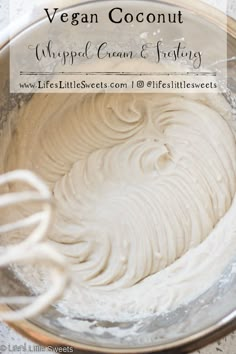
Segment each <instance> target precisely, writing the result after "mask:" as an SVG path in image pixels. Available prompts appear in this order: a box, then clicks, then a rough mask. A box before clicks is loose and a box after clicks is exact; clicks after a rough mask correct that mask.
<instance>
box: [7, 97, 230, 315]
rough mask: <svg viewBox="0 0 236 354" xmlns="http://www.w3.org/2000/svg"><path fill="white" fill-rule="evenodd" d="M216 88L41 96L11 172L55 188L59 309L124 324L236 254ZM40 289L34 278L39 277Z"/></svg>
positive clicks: (30, 109) (208, 276)
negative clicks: (63, 280) (64, 265)
mask: <svg viewBox="0 0 236 354" xmlns="http://www.w3.org/2000/svg"><path fill="white" fill-rule="evenodd" d="M229 108H230V107H229V106H228V104H227V103H226V102H225V100H224V98H223V97H221V96H220V95H206V94H201V95H200V94H197V95H187V94H186V95H177V94H144V93H142V94H128V93H127V94H102V93H101V94H70V95H68V94H67V95H66V94H60V95H59V94H57V95H34V97H33V98H32V99H31V101H30V102H29V103H28V104H27V105H26V106H24V107H22V108H21V109H20V113H19V114H20V120H19V124H18V126H17V131H16V133H15V134H14V137H13V139H12V141H11V143H10V146H9V148H8V150H7V153H6V158H5V168H6V169H7V170H11V169H15V168H27V169H32V170H33V171H36V172H37V173H38V174H39V175H40V176H41V177H42V178H43V179H44V180H45V181H46V182H47V184H48V186H49V187H50V189H51V191H52V192H53V196H54V201H55V205H56V216H55V226H54V228H53V230H52V231H51V232H50V233H49V235H48V237H49V239H50V240H51V243H52V244H53V245H55V246H56V248H57V249H58V250H59V251H60V252H61V253H62V254H64V255H65V256H66V257H67V259H68V261H69V262H70V263H71V264H72V272H73V277H74V283H73V286H72V288H71V289H70V291H68V293H67V295H66V298H65V300H64V305H63V309H64V310H65V309H66V311H69V310H70V309H71V310H72V311H73V313H75V312H78V313H80V314H82V315H84V316H93V317H100V318H106V319H114V318H115V319H121V318H123V319H125V318H130V316H141V315H142V316H143V315H148V314H150V313H153V312H161V311H168V310H171V309H173V308H175V307H177V306H178V305H180V304H182V303H186V302H188V301H190V300H191V299H193V298H194V297H196V296H198V295H199V294H200V293H202V292H203V291H205V290H206V289H207V288H208V287H209V286H211V285H212V284H213V283H214V281H216V280H217V279H218V278H219V276H220V274H221V273H222V272H223V270H224V268H225V267H226V266H227V264H228V263H229V261H230V259H231V258H232V257H233V256H234V255H235V251H236V245H235V244H236V242H235V231H236V225H235V223H236V221H234V217H233V214H234V213H235V212H236V204H235V203H236V202H233V199H234V196H235V191H236V145H235V136H234V133H233V132H232V129H231V127H230V113H229V112H230V110H229ZM31 285H32V287H33V288H34V286H35V287H36V286H37V284H31Z"/></svg>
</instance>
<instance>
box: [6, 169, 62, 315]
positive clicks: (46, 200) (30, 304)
mask: <svg viewBox="0 0 236 354" xmlns="http://www.w3.org/2000/svg"><path fill="white" fill-rule="evenodd" d="M16 182H23V183H26V184H27V185H29V186H30V187H33V190H29V191H24V192H13V193H6V194H3V195H1V196H0V208H5V207H9V206H10V207H11V206H14V205H16V204H22V203H25V202H39V203H40V206H41V210H40V211H39V212H36V213H34V214H33V215H30V216H27V217H25V218H22V219H21V220H17V221H14V222H12V223H8V224H5V225H0V234H4V233H6V232H11V231H15V230H19V229H22V228H25V227H29V226H33V227H34V229H33V231H31V233H30V234H29V236H28V237H26V238H25V239H24V240H23V241H21V242H20V243H18V244H14V245H8V246H6V247H5V249H4V253H3V254H1V255H0V267H7V266H10V265H13V264H30V265H33V266H36V265H39V266H42V265H43V266H46V267H47V269H49V274H50V276H51V281H50V287H49V289H47V291H46V292H44V293H43V294H40V295H38V296H24V297H23V296H14V297H0V304H8V305H25V306H24V307H22V306H21V308H20V309H17V310H14V311H13V310H12V311H11V310H6V311H5V310H4V311H0V320H3V321H18V320H21V319H25V318H29V317H33V316H35V315H38V314H40V313H42V311H44V310H45V309H46V308H47V307H48V306H49V305H51V304H52V303H54V302H55V301H56V300H57V299H59V298H60V297H61V296H62V294H63V292H64V290H65V287H66V285H67V284H68V279H69V277H68V274H69V271H68V266H67V263H66V261H65V259H64V257H63V256H62V255H61V254H59V253H58V252H57V251H56V250H54V248H53V247H52V246H50V245H48V244H47V242H46V241H45V238H46V235H47V232H48V229H49V226H50V223H51V217H52V207H51V194H50V191H49V190H48V188H47V186H46V185H45V184H44V183H43V182H42V181H41V179H40V178H38V177H37V176H36V175H35V174H33V173H32V172H30V171H25V170H17V171H13V172H9V173H6V174H5V175H1V176H0V186H2V185H6V184H8V183H16Z"/></svg>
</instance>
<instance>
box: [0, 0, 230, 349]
mask: <svg viewBox="0 0 236 354" xmlns="http://www.w3.org/2000/svg"><path fill="white" fill-rule="evenodd" d="M99 1H104V0H98V2H99ZM138 1H141V0H138ZM150 1H153V0H150ZM89 2H97V1H96V0H82V1H80V0H78V2H77V4H73V5H71V6H70V5H68V6H62V7H61V9H60V10H63V9H64V10H65V9H69V8H71V7H75V6H77V5H82V4H87V3H89ZM156 2H160V3H164V4H165V3H166V4H172V5H175V6H181V7H182V8H185V9H187V10H191V11H193V12H195V13H196V14H198V15H200V16H203V17H204V18H205V19H207V20H208V21H209V22H211V23H212V24H215V25H216V26H217V27H219V28H221V29H223V30H226V28H225V25H224V21H222V19H223V17H224V16H225V14H223V12H221V11H220V10H218V9H216V8H215V7H212V6H210V5H208V4H206V3H204V2H203V1H202V0H198V1H194V2H190V1H189V0H156ZM42 20H43V18H41V19H37V20H36V19H33V21H32V22H31V23H30V24H29V22H28V21H27V20H23V22H22V23H21V24H20V26H19V25H18V24H14V25H13V26H12V28H11V35H10V34H9V33H10V31H9V26H8V27H7V28H6V30H5V31H3V33H2V34H1V36H0V54H1V52H2V51H3V50H5V49H7V48H8V46H9V45H10V43H11V41H12V40H14V39H17V37H18V36H20V34H21V33H23V32H24V31H25V30H27V29H29V28H31V27H33V26H34V25H36V24H38V23H40V22H41V21H42ZM227 34H228V35H230V36H231V37H233V38H234V39H236V20H235V19H233V18H231V17H230V16H227ZM9 309H10V307H9V306H8V305H2V304H0V310H1V311H8V310H9ZM6 323H7V324H8V325H9V326H10V327H12V328H13V329H14V330H16V331H17V332H18V333H19V334H21V335H23V336H24V337H26V338H28V339H29V340H32V341H34V342H36V343H38V344H40V345H42V346H46V347H47V346H50V347H54V348H58V347H65V346H67V347H73V348H74V351H73V352H74V353H78V354H79V353H80V352H79V351H80V350H83V351H85V352H88V353H111V352H112V353H117V354H118V353H122V354H135V353H136V354H138V353H150V352H152V353H160V352H162V353H167V352H168V353H169V354H170V350H171V353H173V354H174V353H176V354H180V353H181V352H184V353H187V352H191V351H194V350H197V349H200V348H202V347H204V346H206V345H209V344H210V343H212V342H214V341H216V340H219V339H220V338H222V337H223V336H226V335H227V334H229V333H230V332H232V331H234V330H235V329H236V308H235V310H234V311H232V312H230V313H228V314H227V315H226V316H225V317H224V318H222V319H221V320H219V321H218V322H216V323H215V324H214V325H212V326H210V327H208V328H206V329H203V330H201V331H199V332H198V333H195V334H193V335H189V336H187V337H185V338H182V339H179V340H175V341H173V342H171V343H169V344H162V345H153V346H148V347H142V348H130V349H128V348H126V349H123V348H119V349H118V348H117V349H115V348H109V347H102V346H98V345H89V344H83V343H79V342H76V341H74V340H69V339H66V338H59V337H58V336H57V335H55V334H53V333H51V332H49V331H48V330H46V329H43V328H41V327H40V326H39V325H36V324H34V323H33V322H32V321H31V320H21V321H17V322H6Z"/></svg>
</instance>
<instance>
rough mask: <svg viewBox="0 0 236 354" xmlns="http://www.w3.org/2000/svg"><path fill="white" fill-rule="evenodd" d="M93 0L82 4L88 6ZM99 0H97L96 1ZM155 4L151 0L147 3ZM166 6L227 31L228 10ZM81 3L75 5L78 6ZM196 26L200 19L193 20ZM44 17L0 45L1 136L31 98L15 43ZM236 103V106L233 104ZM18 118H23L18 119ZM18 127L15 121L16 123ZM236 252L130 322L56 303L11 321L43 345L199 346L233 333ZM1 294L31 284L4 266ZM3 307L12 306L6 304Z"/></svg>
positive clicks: (232, 30) (129, 349)
mask: <svg viewBox="0 0 236 354" xmlns="http://www.w3.org/2000/svg"><path fill="white" fill-rule="evenodd" d="M84 3H87V1H83V2H81V3H80V4H79V5H76V6H83V4H84ZM97 3H98V2H97V1H95V2H93V6H96V4H97ZM147 3H149V4H151V3H152V4H153V2H151V1H145V4H147ZM157 3H161V4H163V3H164V4H165V5H166V6H170V7H171V6H173V5H178V7H179V8H181V7H183V8H187V9H189V10H190V13H195V14H197V15H198V16H197V17H195V18H196V19H198V20H197V21H198V23H197V24H196V25H198V26H199V24H200V25H201V26H203V28H205V30H206V31H208V33H210V35H211V36H212V38H213V39H214V40H215V41H214V46H213V45H212V50H214V48H217V41H218V40H219V38H220V37H221V35H222V31H224V29H222V16H223V15H222V14H221V13H220V12H218V11H217V10H215V9H213V8H211V7H209V6H207V5H205V4H202V3H201V2H200V1H188V0H179V1H177V0H167V1H157ZM74 9H75V8H74ZM192 25H193V26H194V23H193V24H192ZM38 26H43V21H38V22H37V23H34V24H32V25H31V26H27V28H25V29H24V30H21V32H19V31H18V32H17V33H16V34H15V36H14V38H12V39H11V40H9V41H8V40H6V41H5V43H4V44H2V45H1V46H0V139H2V136H3V134H4V122H5V121H6V120H7V119H9V112H10V111H11V110H12V109H14V108H15V107H17V106H19V105H20V104H22V102H23V103H24V102H26V101H29V100H30V99H31V97H32V95H31V94H27V95H26V94H24V95H23V94H9V55H10V54H9V46H10V43H11V44H12V45H15V44H16V45H20V41H21V37H22V35H27V33H29V32H30V33H32V31H36V30H37V28H38ZM227 36H228V58H229V59H230V58H232V57H233V56H234V55H235V53H236V23H235V22H234V20H232V19H231V18H228V28H227ZM228 88H229V89H230V92H231V93H230V95H227V99H229V100H230V103H231V104H232V105H233V102H234V100H235V96H234V92H235V93H236V62H235V61H234V60H229V62H228ZM232 108H235V107H232ZM16 124H17V121H16ZM12 133H14V125H12ZM235 269H236V258H235V260H234V261H229V264H228V267H227V269H226V270H225V272H224V274H222V277H221V278H220V279H219V280H218V281H217V283H215V284H214V285H213V286H212V287H211V288H210V289H209V290H208V291H207V292H205V293H204V294H202V295H201V296H200V297H199V298H197V299H196V300H195V301H192V302H191V303H189V304H188V305H187V306H182V307H181V308H178V309H177V310H176V311H173V312H171V313H169V314H165V315H160V316H155V315H153V316H150V317H149V318H146V319H144V320H141V321H137V322H136V321H132V322H124V323H118V322H117V323H116V322H112V323H111V322H107V321H98V320H97V321H94V320H89V319H88V320H84V319H81V318H79V317H76V316H73V315H71V316H64V315H63V314H62V313H60V312H59V310H57V309H56V308H55V307H51V308H50V309H49V310H48V311H47V312H46V313H44V314H42V315H40V316H38V317H36V318H34V319H32V320H24V321H20V322H16V323H11V324H10V325H11V326H12V327H14V328H15V329H16V330H17V331H19V332H20V333H21V334H23V335H25V336H27V337H28V338H30V339H32V340H34V341H35V342H38V343H40V344H42V345H45V346H48V345H55V346H72V347H74V348H75V352H77V353H85V352H86V353H87V352H106V353H110V352H113V353H125V354H127V353H148V352H156V353H160V352H163V353H181V352H182V353H186V352H189V351H192V350H196V349H197V348H200V347H202V346H204V345H206V344H209V343H210V342H211V341H214V340H217V339H218V338H220V337H222V336H224V335H226V334H228V333H229V332H230V331H232V330H234V329H235V328H236V272H235ZM0 277H1V278H0V279H1V286H0V295H4V296H6V295H8V296H11V295H15V294H18V295H23V294H28V293H29V290H28V289H27V288H26V287H25V286H24V285H23V284H22V283H21V282H20V281H19V280H17V279H15V277H14V275H13V273H12V272H11V270H10V269H2V270H1V271H0ZM1 307H2V309H6V308H8V307H7V306H5V305H4V306H3V305H1Z"/></svg>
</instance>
